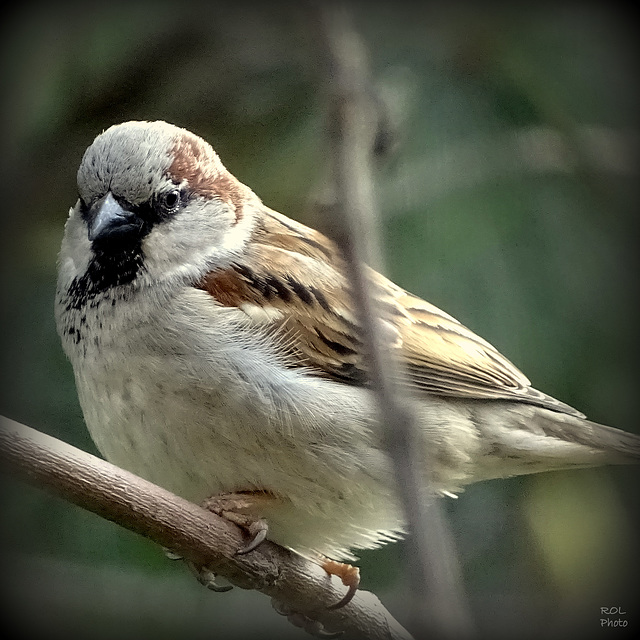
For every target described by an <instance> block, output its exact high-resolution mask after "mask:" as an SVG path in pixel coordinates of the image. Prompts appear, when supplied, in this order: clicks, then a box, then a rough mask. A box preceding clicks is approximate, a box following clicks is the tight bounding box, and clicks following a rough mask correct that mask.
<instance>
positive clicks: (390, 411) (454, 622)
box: [314, 3, 471, 638]
mask: <svg viewBox="0 0 640 640" xmlns="http://www.w3.org/2000/svg"><path fill="white" fill-rule="evenodd" d="M314 15H315V19H316V20H317V22H318V25H317V26H318V27H319V28H317V29H316V32H317V33H318V34H319V48H320V53H321V58H322V62H323V64H322V67H321V68H322V70H323V80H324V84H325V87H326V91H327V96H326V98H327V116H328V122H327V131H328V143H329V154H330V156H329V157H330V163H331V169H332V178H333V192H334V198H335V201H334V202H333V206H332V208H331V209H330V210H331V211H332V213H333V217H332V222H333V231H334V233H333V234H332V235H333V237H334V238H335V239H336V241H337V242H338V244H339V245H340V247H341V249H342V251H343V254H344V256H345V259H346V261H347V266H348V269H349V279H350V282H351V284H352V287H351V292H352V295H353V297H354V302H355V304H356V309H357V311H358V315H359V320H360V324H361V326H362V329H363V331H362V338H363V347H364V349H366V351H367V357H368V359H367V362H368V364H369V375H370V381H371V385H372V387H373V388H374V390H375V391H376V394H377V399H378V406H379V407H380V421H381V426H382V429H383V434H384V437H385V440H386V444H387V450H388V453H389V455H390V457H391V459H392V460H393V463H394V466H395V471H396V479H397V485H398V493H399V496H400V499H401V500H402V501H403V503H404V510H405V515H406V519H407V522H408V525H409V531H410V536H409V538H408V539H407V555H408V556H409V557H410V559H411V560H410V562H408V563H407V567H408V573H409V577H410V581H411V587H412V588H411V594H412V617H413V623H412V625H411V627H410V628H413V629H414V632H415V633H416V634H418V633H419V634H420V636H422V635H423V634H424V633H425V632H427V633H430V634H433V635H435V636H436V637H438V638H461V637H466V636H468V635H470V632H471V625H470V617H469V614H468V610H467V606H466V602H465V599H464V596H463V590H462V587H461V581H460V568H459V565H458V560H457V556H456V552H455V549H454V544H453V541H452V538H451V536H450V534H449V532H448V529H447V523H446V521H445V519H444V516H443V514H442V511H441V509H440V505H439V504H438V502H436V500H435V499H434V492H433V491H430V489H429V485H428V477H429V473H428V472H429V468H430V462H429V460H428V451H427V450H426V448H425V446H424V443H423V442H422V441H421V440H420V439H419V434H418V431H417V424H416V421H415V417H414V416H413V414H412V412H411V411H410V409H409V405H408V403H406V402H403V399H402V394H401V393H400V391H399V389H398V388H397V385H396V384H395V383H394V381H395V380H397V379H398V377H399V376H398V372H399V371H400V363H399V362H397V361H396V360H395V359H394V358H393V357H392V353H391V350H390V349H389V348H388V345H386V344H385V343H384V342H383V340H382V336H381V330H380V323H379V322H378V321H377V318H378V317H379V315H380V314H378V313H377V309H376V300H375V299H374V298H373V297H372V296H371V295H370V289H371V287H370V281H369V273H368V271H367V269H366V267H365V266H364V264H365V263H368V264H372V265H374V266H376V267H377V268H380V266H379V265H380V262H381V260H380V255H381V251H380V249H379V242H378V233H377V226H378V225H377V219H378V212H377V210H376V207H375V198H374V190H373V180H372V177H371V166H370V165H371V156H372V152H373V150H374V148H375V147H376V140H377V139H378V138H379V137H380V136H379V131H378V129H379V126H380V112H379V109H380V102H378V103H377V104H374V102H373V100H372V94H373V86H372V81H371V79H370V77H369V72H368V65H367V56H366V50H365V47H364V44H363V43H362V41H361V40H360V38H359V36H358V34H357V33H356V32H355V30H354V29H353V28H352V27H351V24H350V22H349V16H348V14H347V12H346V10H345V9H344V7H342V6H341V5H337V6H336V5H335V4H333V3H323V4H322V6H321V7H320V6H317V7H316V9H315V14H314Z"/></svg>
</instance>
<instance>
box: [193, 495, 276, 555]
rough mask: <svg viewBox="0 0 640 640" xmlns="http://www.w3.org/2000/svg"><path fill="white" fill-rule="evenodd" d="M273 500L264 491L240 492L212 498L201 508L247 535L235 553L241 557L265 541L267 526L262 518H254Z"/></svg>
mask: <svg viewBox="0 0 640 640" xmlns="http://www.w3.org/2000/svg"><path fill="white" fill-rule="evenodd" d="M275 500H276V498H275V497H274V496H273V495H271V494H270V493H267V492H266V491H242V492H237V493H222V494H220V495H216V496H212V497H210V498H207V499H206V500H205V501H204V502H203V503H202V505H201V506H202V507H203V508H204V509H207V510H209V511H211V512H213V513H215V514H217V515H219V516H221V517H222V518H225V519H226V520H229V522H233V523H234V524H237V525H238V526H239V527H242V528H243V529H244V530H245V531H247V532H248V533H249V535H250V536H251V537H250V539H249V542H247V544H246V545H244V546H243V547H240V548H239V549H238V550H237V551H236V554H237V555H243V554H245V553H250V552H251V551H253V550H254V549H257V548H258V547H259V546H260V545H261V544H262V543H263V542H264V541H265V540H266V538H267V534H268V532H269V525H268V524H267V522H266V520H264V519H263V518H261V517H256V513H260V512H261V510H262V508H264V507H265V506H267V505H272V504H273V502H274V501H275Z"/></svg>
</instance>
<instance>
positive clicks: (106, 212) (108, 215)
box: [87, 191, 140, 242]
mask: <svg viewBox="0 0 640 640" xmlns="http://www.w3.org/2000/svg"><path fill="white" fill-rule="evenodd" d="M87 225H88V228H89V233H88V235H89V240H90V241H91V242H93V241H94V240H98V241H104V240H107V239H109V240H112V239H119V240H124V239H125V238H126V237H129V236H131V235H136V234H137V233H138V231H139V230H140V220H139V218H138V217H137V216H136V214H135V213H133V212H131V211H127V210H126V209H124V208H123V207H122V205H120V203H118V201H117V200H116V199H115V198H114V197H113V195H112V193H111V191H109V192H108V193H107V195H106V196H104V197H103V198H100V200H98V201H97V202H95V203H94V204H93V205H92V206H91V209H89V214H88V216H87Z"/></svg>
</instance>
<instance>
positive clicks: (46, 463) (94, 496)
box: [0, 416, 411, 640]
mask: <svg viewBox="0 0 640 640" xmlns="http://www.w3.org/2000/svg"><path fill="white" fill-rule="evenodd" d="M0 461H2V462H3V463H4V464H5V465H6V466H7V467H8V468H9V470H11V471H13V472H14V473H17V474H18V475H19V476H21V477H22V478H24V479H25V480H27V481H29V482H31V483H32V484H35V485H36V486H38V487H40V488H43V489H45V490H47V491H49V492H50V493H53V494H55V495H57V496H60V497H62V498H64V499H66V500H68V501H70V502H73V503H75V504H77V505H79V506H81V507H83V508H84V509H87V510H89V511H92V512H94V513H97V514H98V515H100V516H102V517H103V518H106V519H108V520H111V521H113V522H116V523H117V524H119V525H122V526H123V527H126V528H127V529H130V530H131V531H134V532H136V533H139V534H141V535H143V536H145V537H147V538H150V539H151V540H153V541H155V542H157V543H158V544H160V545H163V546H164V547H166V548H168V549H171V550H172V551H175V552H176V553H178V554H180V555H181V556H182V557H183V558H185V559H187V560H190V561H191V562H193V563H194V564H195V565H196V566H206V567H207V568H209V569H210V570H211V571H212V572H213V573H215V574H217V575H220V576H222V577H224V578H226V579H227V580H229V581H230V582H231V583H232V584H234V585H236V586H239V587H241V588H243V589H257V590H259V591H261V592H262V593H264V594H266V595H268V596H271V597H272V598H273V599H274V600H275V601H277V602H279V603H282V604H284V605H285V606H286V607H287V608H288V609H291V610H293V611H297V612H300V613H303V614H305V615H308V616H309V617H311V618H312V619H314V620H317V621H319V622H321V623H322V624H323V625H324V626H325V628H326V629H328V630H330V631H345V632H346V633H347V637H354V638H367V639H370V640H411V636H410V635H409V634H408V633H407V631H406V630H405V629H403V628H402V627H401V626H400V624H399V623H398V622H396V620H394V618H393V617H392V616H391V615H390V614H389V612H388V611H387V610H386V609H385V608H384V607H383V606H382V604H381V603H380V601H379V600H378V599H377V598H376V596H374V595H373V594H371V593H369V592H366V591H360V592H358V593H357V594H356V596H355V597H354V599H353V600H352V601H351V602H350V603H349V604H348V605H347V606H346V607H344V608H343V609H340V610H337V611H332V610H329V609H328V608H327V607H328V605H330V604H332V603H335V602H337V601H338V600H339V599H340V598H341V596H342V595H344V587H343V586H342V585H341V583H340V581H339V580H337V579H336V578H335V577H334V576H329V575H328V574H327V573H326V572H325V571H324V570H323V569H322V568H321V567H320V566H319V565H318V564H316V563H314V562H311V561H310V560H307V559H305V558H303V557H302V556H299V555H298V554H296V553H293V552H292V551H289V550H287V549H284V548H283V547H280V546H278V545H276V544H273V543H271V542H264V543H263V544H261V545H260V547H258V549H256V550H255V551H252V552H251V553H248V554H246V555H236V550H237V549H239V548H240V547H241V546H243V545H244V544H245V543H246V540H244V538H243V534H242V533H241V531H240V529H239V528H238V527H236V526H235V525H233V524H231V523H230V522H228V521H227V520H225V519H224V518H220V517H218V516H216V515H215V514H213V513H210V512H209V511H206V510H204V509H202V508H200V507H199V506H197V505H194V504H192V503H190V502H188V501H186V500H183V499H182V498H179V497H178V496H175V495H173V494H172V493H170V492H168V491H166V490H165V489H162V488H161V487H158V486H156V485H154V484H152V483H150V482H147V481H146V480H143V479H142V478H139V477H137V476H135V475H133V474H131V473H129V472H127V471H124V470H123V469H120V468H118V467H116V466H114V465H112V464H110V463H108V462H106V461H104V460H100V459H99V458H96V457H95V456H92V455H90V454H88V453H85V452H84V451H81V450H80V449H76V448H75V447H72V446H71V445H68V444H66V443H64V442H62V441H60V440H57V439H55V438H52V437H51V436H48V435H45V434H43V433H40V432H38V431H35V430H34V429H31V428H29V427H26V426H24V425H22V424H19V423H17V422H14V421H13V420H9V419H7V418H4V417H1V416H0Z"/></svg>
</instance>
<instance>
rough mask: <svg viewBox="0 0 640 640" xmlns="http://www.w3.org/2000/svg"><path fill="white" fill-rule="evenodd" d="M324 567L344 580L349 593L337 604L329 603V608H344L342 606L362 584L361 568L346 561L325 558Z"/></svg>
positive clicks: (332, 574) (346, 603) (347, 602)
mask: <svg viewBox="0 0 640 640" xmlns="http://www.w3.org/2000/svg"><path fill="white" fill-rule="evenodd" d="M322 568H323V569H324V570H325V571H326V572H327V573H328V574H329V575H330V576H337V577H338V578H340V580H342V584H343V585H344V586H345V587H348V590H347V593H345V594H344V596H343V597H342V598H341V599H340V600H339V601H338V602H336V603H335V604H332V605H329V607H328V608H329V609H342V607H344V606H346V605H348V604H349V603H350V602H351V600H352V599H353V596H355V595H356V591H357V590H358V587H359V586H360V569H358V567H353V566H351V565H350V564H346V563H345V562H336V561H335V560H330V559H329V558H325V559H324V560H323V562H322Z"/></svg>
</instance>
